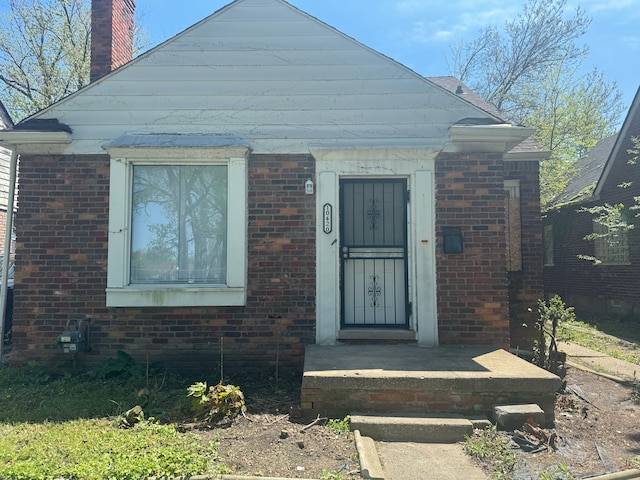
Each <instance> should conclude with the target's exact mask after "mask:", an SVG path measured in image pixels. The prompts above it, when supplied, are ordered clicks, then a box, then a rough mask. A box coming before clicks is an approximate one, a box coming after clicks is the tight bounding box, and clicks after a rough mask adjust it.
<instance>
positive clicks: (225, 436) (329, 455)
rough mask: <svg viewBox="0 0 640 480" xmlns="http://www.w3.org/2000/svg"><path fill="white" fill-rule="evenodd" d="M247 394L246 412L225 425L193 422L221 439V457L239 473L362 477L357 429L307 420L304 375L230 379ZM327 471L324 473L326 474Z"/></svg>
mask: <svg viewBox="0 0 640 480" xmlns="http://www.w3.org/2000/svg"><path fill="white" fill-rule="evenodd" d="M230 382H231V383H234V384H235V385H238V386H240V387H241V389H242V390H243V392H244V394H245V398H246V405H247V413H246V415H245V416H241V417H238V418H237V419H236V420H234V421H233V422H232V423H231V424H230V425H228V426H226V427H225V428H194V426H193V425H191V426H185V427H186V428H188V429H191V430H193V431H194V432H196V433H198V434H199V435H200V436H201V437H202V440H203V441H205V442H209V441H212V440H213V441H219V442H220V443H219V447H218V452H219V454H220V457H221V462H222V463H224V464H225V465H226V466H227V467H228V468H229V469H230V471H229V473H230V474H234V475H255V476H271V477H286V478H327V479H333V478H336V479H337V478H343V479H345V480H352V479H359V478H360V464H359V461H358V455H357V451H356V448H355V442H354V438H353V434H352V433H350V432H349V433H344V434H340V433H336V432H335V431H334V430H332V429H330V428H329V427H328V426H327V422H328V419H320V420H315V421H313V422H312V421H305V420H303V419H302V418H300V409H299V407H298V405H299V403H300V401H299V395H300V380H299V379H298V378H288V379H284V380H283V379H279V381H278V382H277V386H276V382H275V379H274V378H272V377H261V378H256V377H255V376H242V377H236V378H233V379H231V380H230ZM335 472H339V474H340V475H341V477H338V476H334V477H332V476H330V475H331V474H332V473H335ZM323 475H324V476H323Z"/></svg>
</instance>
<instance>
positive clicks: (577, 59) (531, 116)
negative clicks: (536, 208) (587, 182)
mask: <svg viewBox="0 0 640 480" xmlns="http://www.w3.org/2000/svg"><path fill="white" fill-rule="evenodd" d="M566 6H567V1H566V0H529V1H528V2H527V3H526V4H525V5H524V6H523V10H522V12H521V13H520V14H519V15H517V17H516V18H515V19H513V20H509V21H507V22H505V24H504V26H503V28H502V29H500V28H498V27H497V26H491V27H488V28H487V29H486V30H484V31H483V32H481V33H480V35H479V36H478V37H477V38H476V39H475V40H472V41H471V42H466V43H462V44H460V45H458V46H456V47H454V48H453V49H452V60H451V61H450V69H451V71H452V74H453V75H455V76H457V77H458V78H460V79H461V80H462V81H464V82H465V83H467V84H468V85H469V86H470V87H471V88H472V89H474V90H475V91H476V92H477V93H478V94H479V95H480V96H482V97H483V98H484V99H485V100H487V101H488V102H490V103H492V104H493V105H495V106H496V107H497V108H498V109H500V110H501V111H502V112H504V113H505V114H506V115H507V116H508V117H509V118H510V119H511V120H513V121H515V122H517V123H521V124H524V125H528V126H532V127H535V128H536V130H537V133H536V136H535V138H536V140H537V141H538V142H539V143H540V144H541V146H542V147H543V148H545V149H547V150H549V151H550V152H551V156H550V159H549V160H548V161H546V162H545V163H544V164H543V165H542V170H541V199H542V203H543V206H544V205H546V204H547V203H548V202H549V201H550V200H552V199H553V198H554V197H555V196H556V195H557V194H558V193H559V192H560V191H562V189H564V187H565V186H566V184H567V182H568V180H569V179H570V178H571V176H572V175H573V174H574V170H573V165H574V164H575V162H576V161H577V160H578V159H579V158H580V157H582V156H583V155H584V154H585V153H586V152H587V151H588V150H589V149H590V148H591V147H592V146H593V145H595V144H596V143H597V142H598V141H599V140H600V139H602V138H604V137H606V136H608V135H610V134H611V133H613V129H615V128H616V126H617V124H618V123H619V120H620V115H621V114H622V112H623V110H624V108H623V106H622V103H621V102H622V100H621V95H620V92H619V90H618V87H617V85H616V84H615V82H614V83H611V84H608V83H607V82H606V81H605V79H604V75H603V74H602V72H600V71H598V70H597V69H595V70H593V71H591V72H589V73H587V74H584V75H579V74H578V72H579V71H580V67H581V65H582V61H583V60H584V59H585V58H586V55H587V54H588V48H587V47H586V46H580V45H578V43H577V42H578V40H579V39H580V37H582V35H584V33H585V32H586V31H587V29H588V27H589V24H590V23H591V19H590V18H589V17H588V16H587V15H586V14H585V12H584V11H583V10H582V9H581V8H579V7H578V8H576V10H575V11H574V13H573V15H572V16H569V17H567V16H566V15H565V11H566Z"/></svg>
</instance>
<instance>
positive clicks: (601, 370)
mask: <svg viewBox="0 0 640 480" xmlns="http://www.w3.org/2000/svg"><path fill="white" fill-rule="evenodd" d="M558 350H560V351H561V352H564V353H566V354H567V363H568V364H569V365H570V366H573V367H575V368H581V369H583V370H588V371H590V372H593V373H596V374H598V375H602V376H604V377H607V378H611V379H612V380H615V381H618V382H632V381H637V380H638V379H640V365H636V364H634V363H629V362H625V361H624V360H618V359H617V358H612V357H609V356H607V355H605V354H604V353H600V352H595V351H593V350H590V349H588V348H585V347H582V346H580V345H578V344H575V343H572V342H560V343H559V344H558Z"/></svg>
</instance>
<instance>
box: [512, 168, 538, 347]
mask: <svg viewBox="0 0 640 480" xmlns="http://www.w3.org/2000/svg"><path fill="white" fill-rule="evenodd" d="M505 168H506V172H505V176H506V179H507V180H519V181H520V213H521V215H520V218H521V219H522V224H521V235H522V240H521V248H522V270H520V271H514V272H508V275H507V278H508V279H509V318H510V322H511V348H513V349H516V350H531V349H532V348H533V340H535V339H536V338H537V330H536V328H535V324H536V321H537V313H536V312H537V304H538V300H540V299H542V298H544V286H543V282H542V280H543V278H542V269H543V267H542V264H543V261H542V251H543V241H542V219H541V215H540V180H539V175H540V166H539V164H538V162H505Z"/></svg>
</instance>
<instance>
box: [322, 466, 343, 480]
mask: <svg viewBox="0 0 640 480" xmlns="http://www.w3.org/2000/svg"><path fill="white" fill-rule="evenodd" d="M320 480H345V478H344V477H343V476H342V475H341V474H340V472H339V471H337V470H334V471H333V472H330V471H329V470H325V469H323V470H322V477H320Z"/></svg>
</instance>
